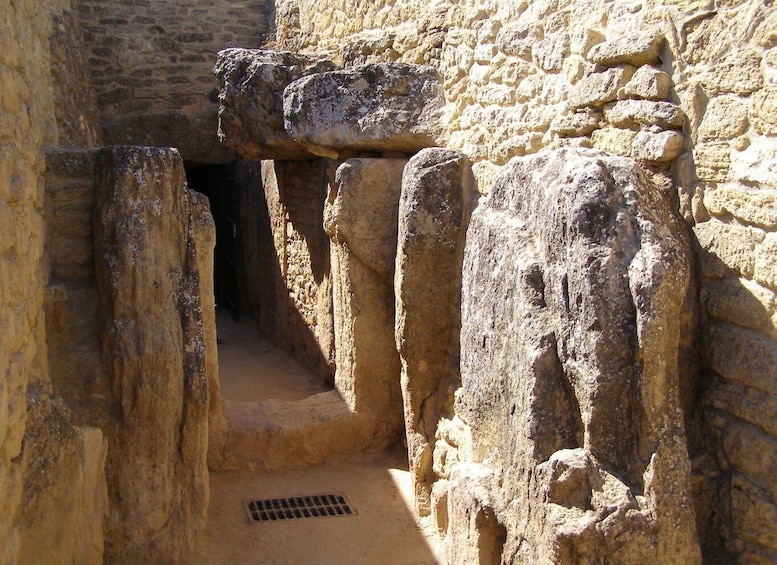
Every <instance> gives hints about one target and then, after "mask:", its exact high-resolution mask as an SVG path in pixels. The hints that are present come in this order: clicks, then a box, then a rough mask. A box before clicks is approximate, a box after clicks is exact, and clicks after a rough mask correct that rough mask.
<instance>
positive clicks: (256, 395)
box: [216, 308, 326, 402]
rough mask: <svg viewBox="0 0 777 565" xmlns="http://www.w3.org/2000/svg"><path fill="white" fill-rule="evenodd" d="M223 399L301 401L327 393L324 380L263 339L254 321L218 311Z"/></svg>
mask: <svg viewBox="0 0 777 565" xmlns="http://www.w3.org/2000/svg"><path fill="white" fill-rule="evenodd" d="M216 325H217V327H218V341H219V345H218V350H219V379H220V382H221V397H222V398H223V399H225V400H233V401H237V402H252V401H256V400H269V399H270V398H275V399H278V400H300V399H302V398H305V397H307V396H310V395H312V394H316V393H319V392H324V391H325V390H326V389H325V388H324V386H323V385H322V383H321V380H320V379H319V378H318V377H317V376H316V375H315V374H313V373H312V372H311V371H308V370H307V369H306V368H305V367H303V366H302V365H300V364H299V363H297V362H296V361H295V360H294V359H292V358H291V357H289V356H288V355H286V354H285V353H284V352H282V351H280V350H279V349H276V348H275V347H273V346H272V345H271V344H270V343H268V342H267V341H265V340H264V339H262V337H261V336H260V335H259V331H258V330H257V329H256V324H255V322H254V321H253V320H251V319H250V318H243V319H242V320H241V321H240V322H236V321H235V320H234V318H233V317H232V315H231V314H230V313H229V311H227V310H224V309H222V308H219V309H217V311H216Z"/></svg>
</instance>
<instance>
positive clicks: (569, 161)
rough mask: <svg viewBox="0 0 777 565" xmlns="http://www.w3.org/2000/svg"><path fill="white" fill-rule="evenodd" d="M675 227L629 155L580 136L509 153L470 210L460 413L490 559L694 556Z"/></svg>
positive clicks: (681, 235)
mask: <svg viewBox="0 0 777 565" xmlns="http://www.w3.org/2000/svg"><path fill="white" fill-rule="evenodd" d="M688 241H689V239H688V236H687V234H686V228H685V226H684V224H683V223H682V222H681V220H680V219H679V218H678V216H677V214H676V213H675V211H674V209H673V208H672V206H671V203H670V202H669V201H668V199H667V198H666V196H665V195H664V194H662V193H661V191H660V190H659V189H658V188H657V187H655V186H653V185H651V184H650V182H649V181H647V180H646V178H645V176H644V175H643V174H642V173H641V171H640V169H639V166H638V165H637V163H636V162H635V161H633V160H631V159H628V158H620V157H612V156H608V155H607V154H605V153H601V152H597V151H592V150H557V151H550V152H544V153H540V154H538V155H535V156H531V157H525V158H516V159H514V160H512V161H511V162H510V163H509V164H508V165H507V166H506V167H505V169H504V170H503V171H502V172H501V173H500V175H499V176H498V177H497V179H496V182H495V183H494V186H493V189H492V191H491V193H490V194H489V196H488V198H487V199H486V200H485V202H484V203H483V204H482V205H481V206H480V207H479V208H478V209H477V210H476V211H475V212H474V213H473V215H472V219H471V222H470V226H469V230H468V233H467V243H466V248H465V253H464V269H463V273H464V277H463V283H462V285H463V289H462V331H461V355H462V358H461V377H462V386H463V389H462V392H461V398H460V403H458V404H457V413H458V414H459V415H460V416H461V417H462V419H464V420H466V421H467V423H468V424H469V425H470V426H471V431H472V452H473V457H474V459H475V461H476V462H478V463H482V464H485V465H487V466H489V467H490V468H492V470H493V480H491V482H490V487H488V488H489V489H490V495H489V496H488V497H480V498H481V499H488V505H489V511H490V512H493V513H494V516H495V517H496V519H497V521H498V523H499V524H500V525H502V526H503V527H505V528H506V532H507V535H506V538H505V545H504V548H503V553H502V560H503V562H522V563H523V562H555V563H578V562H580V561H581V560H583V561H590V562H598V561H605V560H606V561H608V562H612V563H636V562H648V561H649V562H657V563H680V562H681V563H695V562H699V560H700V555H699V546H698V543H697V538H696V528H695V523H694V514H693V503H692V500H691V487H690V464H689V461H688V453H687V448H686V441H685V432H684V423H683V413H682V410H681V407H680V402H679V398H678V396H679V395H678V385H679V379H680V378H681V375H680V374H679V370H678V363H679V358H680V356H681V353H682V352H681V348H682V346H681V343H682V342H681V339H680V338H681V336H680V331H681V323H682V320H683V317H684V314H685V309H686V308H687V307H688V304H689V297H690V296H692V294H691V292H692V289H691V283H690V280H691V277H690V270H691V269H690V264H691V255H690V249H689V242H688ZM464 471H466V470H464ZM464 471H462V472H464ZM481 474H482V473H481ZM483 476H486V475H483ZM460 482H461V484H466V483H467V481H466V480H463V481H460ZM482 482H483V481H481V483H482ZM486 482H488V481H486ZM454 487H455V485H454ZM451 500H453V501H467V500H474V499H473V497H471V496H469V497H468V496H458V495H455V496H454V493H453V492H452V493H451ZM451 512H452V513H453V515H459V514H460V513H461V509H458V508H455V507H454V508H451ZM449 536H451V538H452V539H451V547H455V546H456V545H457V539H458V538H461V539H460V540H459V541H461V542H462V543H466V539H468V537H471V533H469V534H468V533H467V532H460V531H455V530H449Z"/></svg>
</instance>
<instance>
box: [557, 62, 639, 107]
mask: <svg viewBox="0 0 777 565" xmlns="http://www.w3.org/2000/svg"><path fill="white" fill-rule="evenodd" d="M634 70H635V69H634V67H632V66H629V65H624V66H621V67H616V68H612V69H607V70H606V71H603V72H601V73H595V74H591V75H588V76H587V77H585V78H584V79H582V80H581V81H580V82H578V83H577V84H576V85H575V86H574V87H573V88H572V89H571V90H570V92H569V105H570V106H571V107H572V108H582V107H584V106H595V107H596V106H602V105H603V104H604V103H605V102H611V101H613V100H615V99H616V98H618V91H619V90H620V89H621V88H622V87H623V86H625V85H626V83H627V82H628V81H629V79H630V78H631V76H632V75H633V74H634Z"/></svg>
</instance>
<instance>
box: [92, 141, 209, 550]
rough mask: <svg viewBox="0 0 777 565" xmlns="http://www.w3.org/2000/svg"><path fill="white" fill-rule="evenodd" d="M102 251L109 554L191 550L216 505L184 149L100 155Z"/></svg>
mask: <svg viewBox="0 0 777 565" xmlns="http://www.w3.org/2000/svg"><path fill="white" fill-rule="evenodd" d="M96 186H97V190H96V198H95V216H94V225H95V250H96V252H95V261H96V265H95V267H96V275H97V288H98V292H99V297H100V328H101V335H102V336H103V340H102V346H103V359H104V363H105V366H106V368H107V373H108V374H107V379H108V382H109V383H110V388H111V394H112V397H113V398H112V400H113V405H114V406H115V410H116V412H115V413H114V415H113V422H112V423H111V425H110V426H109V427H108V428H107V432H106V435H107V437H108V440H109V449H108V462H107V466H106V475H107V477H108V485H109V496H110V503H111V513H110V515H109V518H108V521H107V523H106V540H105V541H106V547H105V551H106V558H107V559H110V560H113V562H117V563H131V562H171V561H172V562H176V561H178V562H180V561H186V560H188V559H190V558H191V556H192V554H193V552H194V547H195V540H196V537H197V534H198V532H199V531H200V529H201V528H202V527H203V525H204V522H205V515H206V511H207V507H208V469H207V465H206V451H207V442H208V382H207V368H206V367H207V363H208V359H207V355H208V353H209V351H208V350H207V349H206V347H205V341H204V337H203V325H202V315H203V313H202V306H201V303H200V276H199V275H200V273H199V271H198V267H199V264H198V262H197V255H196V252H197V245H196V242H195V237H196V236H195V226H194V222H193V220H192V210H191V207H190V197H189V193H188V191H187V190H186V176H185V173H184V168H183V161H182V160H181V157H180V155H179V154H178V152H177V151H176V150H175V149H170V148H167V149H163V148H139V147H126V146H120V147H110V148H105V149H103V150H102V151H100V153H99V154H98V159H97V180H96Z"/></svg>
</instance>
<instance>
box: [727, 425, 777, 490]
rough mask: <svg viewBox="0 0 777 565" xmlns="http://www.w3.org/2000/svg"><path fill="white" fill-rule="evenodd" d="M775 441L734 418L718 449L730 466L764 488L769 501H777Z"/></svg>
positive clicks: (776, 447)
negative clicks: (723, 453) (723, 452)
mask: <svg viewBox="0 0 777 565" xmlns="http://www.w3.org/2000/svg"><path fill="white" fill-rule="evenodd" d="M775 444H777V439H775V438H772V437H770V436H769V435H768V434H765V433H764V432H763V430H762V429H761V428H760V427H758V426H753V425H752V424H748V423H745V422H740V421H737V420H735V419H733V418H732V419H731V421H729V422H727V424H726V427H725V429H724V430H723V434H722V437H721V446H722V448H723V450H724V451H725V453H726V458H727V459H728V462H729V464H730V465H731V467H732V468H733V469H734V470H736V471H739V472H740V473H742V474H743V475H744V476H745V477H747V479H748V481H750V482H751V483H753V484H754V485H756V486H758V487H760V488H761V489H763V491H764V493H765V494H766V495H767V497H768V498H769V499H771V500H774V499H775V498H777V482H775V481H774V453H775V452H776V451H777V445H775Z"/></svg>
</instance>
